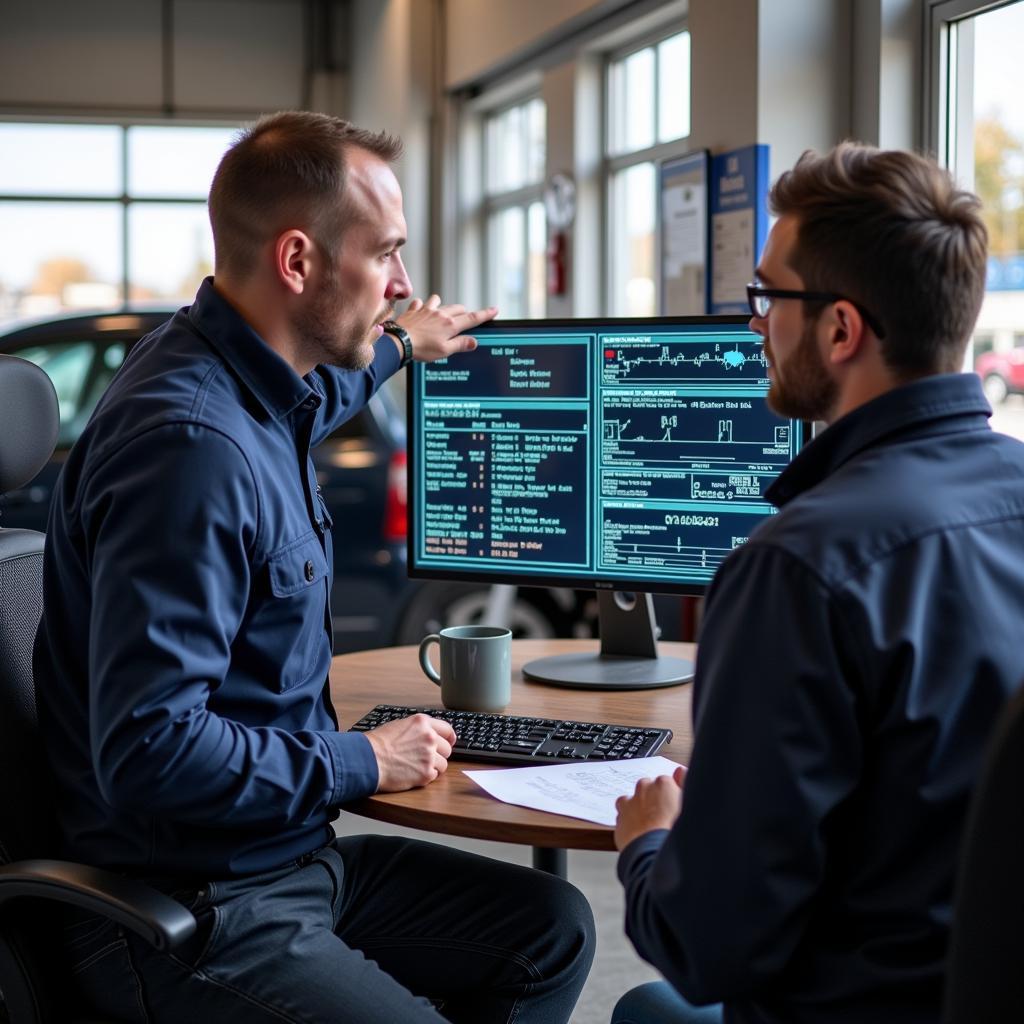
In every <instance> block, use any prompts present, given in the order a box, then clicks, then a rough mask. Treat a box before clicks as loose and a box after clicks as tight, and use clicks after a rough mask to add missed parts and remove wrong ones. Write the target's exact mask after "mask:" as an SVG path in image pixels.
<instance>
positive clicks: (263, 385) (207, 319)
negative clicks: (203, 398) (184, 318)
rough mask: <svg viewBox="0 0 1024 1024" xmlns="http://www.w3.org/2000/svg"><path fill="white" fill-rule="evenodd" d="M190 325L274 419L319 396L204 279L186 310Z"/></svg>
mask: <svg viewBox="0 0 1024 1024" xmlns="http://www.w3.org/2000/svg"><path fill="white" fill-rule="evenodd" d="M188 317H189V320H190V321H191V323H192V325H193V326H194V327H195V328H196V330H197V331H199V332H200V334H202V336H203V337H204V338H205V339H206V340H207V341H208V342H209V343H210V344H211V345H212V346H213V347H214V349H216V351H217V353H218V354H219V355H220V356H221V358H222V359H223V360H224V362H226V363H227V364H228V366H230V367H231V369H232V370H233V371H234V372H235V373H236V374H237V375H238V377H239V379H240V380H241V381H242V383H243V384H244V385H245V386H246V387H247V388H248V389H249V391H251V392H252V394H253V396H254V397H255V398H256V399H257V401H258V402H259V403H260V404H261V405H262V406H263V408H264V409H266V410H267V412H268V413H269V414H270V415H271V416H273V417H274V418H275V419H283V418H284V417H285V416H287V415H288V414H289V413H291V412H293V411H294V410H295V409H296V408H298V407H299V406H300V405H302V403H303V402H307V401H310V400H312V401H313V402H314V403H315V404H316V405H319V404H320V396H319V394H318V393H317V392H316V391H315V390H314V388H313V387H312V386H311V385H310V383H309V382H308V381H307V380H305V379H304V378H302V377H300V376H299V375H298V374H297V373H296V372H295V371H294V370H293V369H292V368H291V367H290V366H289V365H288V363H286V362H285V360H284V359H282V358H281V357H280V356H279V355H278V354H277V353H276V352H275V351H274V350H273V349H272V348H271V347H270V346H269V345H268V344H267V343H266V342H265V341H264V340H263V339H262V338H261V337H260V336H259V335H258V334H257V333H256V332H255V331H254V330H253V329H252V328H251V327H250V326H249V325H248V323H246V322H245V320H243V319H242V317H241V316H240V315H239V314H238V312H237V311H236V310H235V309H234V307H233V306H232V305H231V304H230V303H229V302H228V301H227V299H225V298H224V296H223V295H221V294H220V292H218V291H217V290H216V288H214V286H213V278H212V277H208V278H206V279H205V280H204V281H203V283H202V284H201V285H200V287H199V292H198V293H197V295H196V299H195V302H193V303H192V305H191V306H190V307H189V311H188Z"/></svg>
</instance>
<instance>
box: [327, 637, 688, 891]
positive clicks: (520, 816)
mask: <svg viewBox="0 0 1024 1024" xmlns="http://www.w3.org/2000/svg"><path fill="white" fill-rule="evenodd" d="M596 649H597V641H596V640H515V641H513V643H512V701H511V703H510V704H509V706H508V707H507V708H506V709H505V710H506V712H507V713H508V714H513V715H535V716H538V717H542V718H565V719H574V720H577V721H592V722H607V723H613V724H618V725H645V726H656V727H658V728H667V729H671V730H672V732H673V734H674V735H673V738H672V741H671V743H668V744H666V745H665V746H664V747H663V748H662V749H661V750H660V751H659V753H661V754H663V755H664V756H665V757H668V758H671V759H672V760H673V761H679V762H680V763H682V764H686V763H688V761H689V758H690V749H691V747H692V745H693V737H692V733H691V721H690V686H689V685H683V686H670V687H664V688H661V689H654V690H605V691H599V690H569V689H560V688H558V687H553V686H545V685H543V684H540V683H533V682H529V681H526V680H524V679H523V677H522V672H521V668H522V665H523V663H524V662H527V661H529V660H531V659H532V658H537V657H543V656H545V655H548V654H564V653H569V652H580V651H584V650H594V651H596ZM659 651H660V652H661V653H663V654H664V655H674V656H676V657H682V658H692V657H693V655H694V651H695V647H694V645H693V644H682V643H664V644H660V645H659ZM331 697H332V698H333V700H334V707H335V709H336V710H337V713H338V726H339V728H340V729H347V728H349V726H351V725H352V724H353V723H354V722H356V721H358V720H359V719H360V718H362V716H363V715H364V714H366V712H367V711H369V710H370V709H371V708H372V707H374V705H376V704H405V705H414V706H434V707H439V706H440V691H439V690H438V688H437V687H436V686H435V685H434V684H433V683H432V682H430V681H429V680H428V679H427V678H426V676H424V675H423V672H422V670H421V669H420V667H419V662H418V659H417V648H416V647H388V648H382V649H379V650H373V651H357V652H356V653H354V654H341V655H338V656H337V657H336V658H335V659H334V663H333V664H332V666H331ZM493 767H495V765H493V764H481V763H474V762H472V761H451V762H450V763H449V766H448V770H447V771H446V772H445V774H444V775H442V776H441V777H440V778H439V779H437V780H436V781H435V782H432V783H431V784H430V785H429V786H425V787H424V788H422V789H412V790H408V791H407V792H404V793H382V794H377V795H376V796H371V797H367V798H366V799H364V800H357V801H355V802H353V803H350V804H346V805H345V810H346V811H351V812H353V813H355V814H360V815H363V816H364V817H367V818H374V819H376V820H378V821H386V822H390V823H391V824H394V825H404V826H407V827H409V828H417V829H425V830H427V831H430V832H440V833H444V834H447V835H454V836H468V837H470V838H474V839H491V840H497V841H500V842H506V843H522V844H525V845H528V846H532V847H534V851H535V855H534V860H535V863H536V864H537V866H540V867H544V868H546V869H547V870H555V871H556V873H559V874H564V864H565V854H564V851H565V850H614V849H615V845H614V839H613V830H612V829H611V828H609V827H608V826H606V825H596V824H594V823H593V822H588V821H583V820H581V819H577V818H568V817H563V816H562V815H557V814H548V813H545V812H543V811H534V810H530V809H529V808H527V807H516V806H513V805H512V804H506V803H501V802H500V801H498V800H495V799H494V798H493V797H491V796H489V795H488V794H487V793H485V792H484V791H483V790H482V789H480V787H479V786H477V785H476V784H475V783H474V782H473V781H472V780H471V779H468V778H467V777H466V776H465V775H464V774H463V771H464V769H466V768H493ZM555 851H558V853H557V854H556V853H555ZM559 867H561V870H558V868H559Z"/></svg>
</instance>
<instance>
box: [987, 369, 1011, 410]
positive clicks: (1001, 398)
mask: <svg viewBox="0 0 1024 1024" xmlns="http://www.w3.org/2000/svg"><path fill="white" fill-rule="evenodd" d="M982 387H983V388H984V390H985V397H986V398H987V399H988V400H989V402H991V403H992V405H1000V404H1002V403H1003V402H1005V401H1006V396H1007V395H1008V394H1009V393H1010V389H1009V387H1008V386H1007V383H1006V381H1005V380H1004V379H1003V378H1002V377H1000V376H999V374H998V373H990V374H989V375H988V376H987V377H986V378H985V379H984V380H983V381H982Z"/></svg>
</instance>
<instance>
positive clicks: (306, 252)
mask: <svg viewBox="0 0 1024 1024" xmlns="http://www.w3.org/2000/svg"><path fill="white" fill-rule="evenodd" d="M314 252H315V246H314V245H313V240H312V239H311V238H310V237H309V235H307V234H306V233H305V232H304V231H299V229H298V228H289V229H288V230H287V231H283V232H282V233H281V234H280V235H278V236H277V239H276V241H275V242H274V273H275V274H276V275H277V277H278V279H279V280H280V281H281V283H282V284H283V285H284V286H285V288H287V289H288V290H289V291H290V292H292V293H293V294H294V295H301V294H302V292H303V290H304V289H305V287H306V282H307V281H308V280H309V275H310V273H311V272H312V269H313V258H314Z"/></svg>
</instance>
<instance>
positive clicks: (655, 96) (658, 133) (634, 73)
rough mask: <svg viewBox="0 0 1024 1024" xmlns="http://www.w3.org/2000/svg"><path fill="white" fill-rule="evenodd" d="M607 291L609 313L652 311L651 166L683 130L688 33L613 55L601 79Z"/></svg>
mask: <svg viewBox="0 0 1024 1024" xmlns="http://www.w3.org/2000/svg"><path fill="white" fill-rule="evenodd" d="M606 96H607V131H606V146H605V154H606V159H605V167H606V175H607V199H608V253H609V257H608V293H609V306H610V312H611V313H612V315H615V316H653V315H654V314H655V313H657V311H658V294H657V289H658V284H657V279H658V275H657V273H656V264H655V261H656V258H657V253H656V244H655V237H656V225H657V188H656V183H657V164H658V161H659V160H661V159H663V158H665V157H667V156H676V155H678V154H680V153H682V152H683V151H684V150H683V148H682V147H681V146H680V145H679V143H678V140H680V139H684V138H686V137H687V136H688V135H689V134H690V33H689V32H678V33H675V34H674V35H671V36H668V37H666V38H664V39H661V40H659V41H657V42H655V43H652V44H651V45H648V46H644V47H642V48H640V49H636V48H634V49H633V50H631V51H629V52H626V53H623V54H619V55H616V56H614V57H613V58H612V59H611V60H610V61H609V62H608V69H607V79H606Z"/></svg>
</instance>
